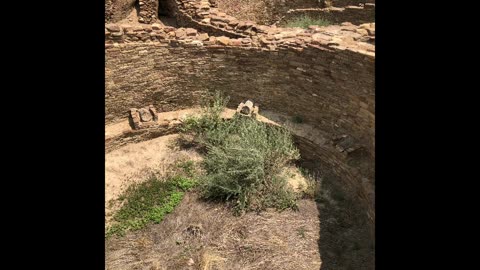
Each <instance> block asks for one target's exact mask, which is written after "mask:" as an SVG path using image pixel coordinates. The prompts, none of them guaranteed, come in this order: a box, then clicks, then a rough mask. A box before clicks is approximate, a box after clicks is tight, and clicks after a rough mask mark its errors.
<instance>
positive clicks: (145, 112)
mask: <svg viewBox="0 0 480 270" xmlns="http://www.w3.org/2000/svg"><path fill="white" fill-rule="evenodd" d="M129 121H130V123H131V125H132V127H133V129H137V130H138V129H142V128H146V127H151V126H154V125H158V115H157V110H155V107H153V105H150V106H147V107H144V108H141V109H136V108H132V109H130V115H129Z"/></svg>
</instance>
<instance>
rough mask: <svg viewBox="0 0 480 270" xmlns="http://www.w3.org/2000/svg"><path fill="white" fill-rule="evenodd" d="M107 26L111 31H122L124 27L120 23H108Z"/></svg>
mask: <svg viewBox="0 0 480 270" xmlns="http://www.w3.org/2000/svg"><path fill="white" fill-rule="evenodd" d="M105 28H107V30H108V31H110V32H120V31H122V28H121V27H120V26H119V25H116V24H107V25H105Z"/></svg>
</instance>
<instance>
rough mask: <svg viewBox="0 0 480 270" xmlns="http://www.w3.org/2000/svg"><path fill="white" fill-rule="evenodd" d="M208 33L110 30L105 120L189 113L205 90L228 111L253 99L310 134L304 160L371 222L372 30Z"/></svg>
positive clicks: (116, 27)
mask: <svg viewBox="0 0 480 270" xmlns="http://www.w3.org/2000/svg"><path fill="white" fill-rule="evenodd" d="M195 2H196V1H195ZM193 21H194V20H193ZM240 23H241V24H242V25H246V23H245V22H240ZM240 23H239V24H240ZM215 27H216V26H214V25H210V24H205V25H204V28H200V30H202V29H205V28H207V30H208V29H209V31H205V32H207V33H199V32H198V31H197V30H196V29H192V28H186V29H185V28H180V29H175V28H173V27H163V26H161V25H158V24H153V25H142V26H134V27H131V26H127V25H115V24H109V25H107V26H106V29H105V37H106V39H105V43H106V51H105V54H106V69H105V76H106V92H105V102H106V122H107V123H113V122H115V121H117V120H120V119H125V118H126V117H127V112H128V109H130V108H132V107H137V108H138V107H143V106H145V105H150V104H153V105H154V106H155V107H156V108H157V110H158V111H171V110H178V109H183V108H188V107H192V106H196V105H199V103H200V100H201V97H202V96H203V95H204V94H205V92H208V91H215V90H221V91H223V92H225V93H226V94H227V95H229V96H230V97H231V100H230V104H229V107H231V108H236V106H237V105H238V104H239V103H240V102H241V101H244V100H246V99H252V100H254V101H255V102H256V103H257V104H258V105H259V107H260V110H269V111H273V112H276V113H280V114H283V115H286V117H287V118H288V117H293V116H295V117H300V118H302V119H303V120H304V121H305V124H308V125H309V126H311V127H312V132H310V133H308V132H307V133H306V134H302V135H301V136H299V139H298V141H299V143H300V149H301V151H302V156H303V157H306V158H310V159H312V160H315V159H318V160H321V161H322V162H323V163H325V164H327V165H328V166H329V167H331V168H332V169H333V170H334V171H335V172H336V173H337V175H339V176H341V177H342V179H343V180H344V183H345V186H346V187H347V188H348V189H349V190H352V191H354V192H355V193H356V195H357V197H358V198H359V199H360V201H361V202H362V203H363V204H364V206H365V209H367V213H368V215H369V217H370V218H371V220H372V221H373V220H374V217H375V211H374V206H375V205H374V192H373V189H374V185H375V179H374V171H375V170H374V158H375V142H374V125H375V114H374V111H375V108H374V107H375V103H374V98H375V87H374V77H375V74H374V62H375V53H374V45H372V42H374V39H375V37H374V35H375V25H374V24H365V25H361V26H354V25H351V24H343V25H342V26H329V27H322V28H319V27H310V29H308V30H302V29H282V28H269V27H261V28H260V27H254V28H255V30H259V29H261V31H253V32H254V33H252V27H253V26H249V28H247V31H250V32H251V33H249V34H245V30H243V29H240V30H239V31H236V30H235V29H234V30H232V33H240V34H241V35H242V36H245V37H242V38H228V37H225V36H220V37H218V36H217V37H215V36H210V35H209V34H208V33H212V34H213V35H219V34H222V31H217V28H215ZM236 27H238V25H237V26H236ZM212 29H213V30H212ZM248 29H250V30H248ZM313 130H316V131H320V132H313Z"/></svg>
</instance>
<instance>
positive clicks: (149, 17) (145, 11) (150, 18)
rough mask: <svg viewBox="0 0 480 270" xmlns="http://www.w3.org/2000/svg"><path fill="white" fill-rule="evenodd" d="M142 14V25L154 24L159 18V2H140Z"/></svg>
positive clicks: (149, 0) (155, 0)
mask: <svg viewBox="0 0 480 270" xmlns="http://www.w3.org/2000/svg"><path fill="white" fill-rule="evenodd" d="M139 5H140V12H139V14H138V21H139V22H141V23H153V22H155V21H156V20H157V18H158V0H140V2H139Z"/></svg>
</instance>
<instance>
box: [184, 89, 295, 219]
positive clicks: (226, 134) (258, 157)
mask: <svg viewBox="0 0 480 270" xmlns="http://www.w3.org/2000/svg"><path fill="white" fill-rule="evenodd" d="M218 97H219V96H218V95H217V98H218ZM224 104H225V102H222V100H217V101H215V102H213V103H212V108H210V109H209V110H206V113H204V114H203V115H202V116H201V117H199V118H195V119H193V118H191V119H190V120H188V121H186V125H185V129H184V131H186V132H193V133H195V135H196V137H195V138H196V140H197V142H198V143H200V144H202V145H204V146H205V147H206V149H207V153H206V156H205V159H204V161H203V167H204V169H205V171H206V177H205V178H204V179H203V181H201V182H200V189H201V192H202V194H203V196H204V197H205V198H211V199H221V200H227V201H229V200H233V201H234V203H235V206H236V207H235V209H236V210H237V211H243V210H261V209H264V208H266V207H274V208H277V209H285V208H289V207H295V195H294V194H293V191H292V190H291V189H290V187H289V186H287V180H286V179H285V178H283V177H281V176H280V172H281V169H282V168H284V166H285V165H287V164H288V163H289V162H290V161H292V160H296V159H298V158H299V156H300V155H299V151H298V149H297V148H296V147H295V146H294V145H293V141H292V138H291V135H290V133H289V132H288V131H287V130H285V129H284V128H281V127H274V126H269V125H267V124H265V123H262V122H259V121H257V120H255V119H252V118H250V117H245V116H241V115H235V116H234V117H233V119H231V120H229V121H226V120H223V119H222V118H221V117H220V113H221V111H223V108H224Z"/></svg>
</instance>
